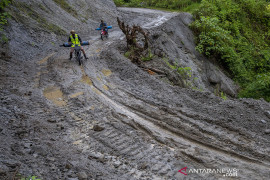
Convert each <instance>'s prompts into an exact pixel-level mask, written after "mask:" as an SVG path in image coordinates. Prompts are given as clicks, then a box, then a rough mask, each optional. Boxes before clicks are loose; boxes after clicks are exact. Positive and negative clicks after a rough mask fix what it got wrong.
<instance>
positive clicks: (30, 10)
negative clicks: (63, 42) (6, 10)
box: [11, 1, 66, 35]
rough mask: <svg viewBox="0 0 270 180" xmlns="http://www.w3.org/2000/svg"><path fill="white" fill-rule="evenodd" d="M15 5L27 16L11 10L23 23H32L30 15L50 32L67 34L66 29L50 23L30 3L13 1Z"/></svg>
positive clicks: (16, 18) (14, 16)
mask: <svg viewBox="0 0 270 180" xmlns="http://www.w3.org/2000/svg"><path fill="white" fill-rule="evenodd" d="M13 5H14V6H15V7H16V8H18V9H19V10H20V12H22V13H23V14H24V15H25V16H26V17H25V16H22V14H21V13H18V12H16V11H14V12H11V15H12V17H13V18H14V19H15V20H16V21H18V22H21V23H22V24H25V23H31V22H30V21H29V19H28V17H30V18H31V19H33V20H35V21H36V22H37V23H38V26H39V27H41V28H44V29H47V30H48V31H49V32H53V33H55V34H58V35H65V34H66V31H64V30H63V29H61V28H60V27H59V26H57V25H56V24H52V23H49V22H48V21H47V20H46V19H45V18H44V17H42V16H41V15H40V14H39V13H37V12H36V11H35V10H34V9H35V8H34V7H32V6H31V5H28V4H26V3H23V2H15V1H14V2H13Z"/></svg>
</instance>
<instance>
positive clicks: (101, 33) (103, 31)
mask: <svg viewBox="0 0 270 180" xmlns="http://www.w3.org/2000/svg"><path fill="white" fill-rule="evenodd" d="M108 36H109V33H108V30H106V29H102V30H101V32H100V39H101V40H104V37H106V38H108Z"/></svg>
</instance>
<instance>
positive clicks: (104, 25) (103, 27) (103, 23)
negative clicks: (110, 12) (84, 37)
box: [99, 20, 108, 33]
mask: <svg viewBox="0 0 270 180" xmlns="http://www.w3.org/2000/svg"><path fill="white" fill-rule="evenodd" d="M99 27H100V29H101V30H103V29H104V30H105V31H106V32H107V33H108V28H107V24H106V23H105V22H104V21H103V20H101V23H100V25H99Z"/></svg>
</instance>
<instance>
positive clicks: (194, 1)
mask: <svg viewBox="0 0 270 180" xmlns="http://www.w3.org/2000/svg"><path fill="white" fill-rule="evenodd" d="M200 1H201V0H114V3H115V4H116V6H129V7H144V8H155V9H161V10H174V11H180V10H181V11H186V12H192V10H193V9H195V7H198V6H199V3H200Z"/></svg>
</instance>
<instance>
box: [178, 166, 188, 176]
mask: <svg viewBox="0 0 270 180" xmlns="http://www.w3.org/2000/svg"><path fill="white" fill-rule="evenodd" d="M183 171H185V172H183ZM178 172H180V173H182V174H184V175H187V173H186V172H187V167H184V168H182V169H180V170H179V171H178Z"/></svg>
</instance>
